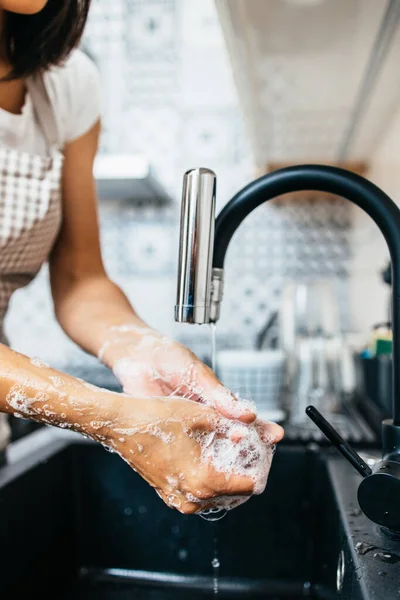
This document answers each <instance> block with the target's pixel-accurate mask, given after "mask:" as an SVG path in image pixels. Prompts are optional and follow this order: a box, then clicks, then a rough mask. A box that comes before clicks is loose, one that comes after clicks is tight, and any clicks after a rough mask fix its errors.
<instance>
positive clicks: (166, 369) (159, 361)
mask: <svg viewBox="0 0 400 600" xmlns="http://www.w3.org/2000/svg"><path fill="white" fill-rule="evenodd" d="M99 358H100V359H101V360H103V361H104V362H105V363H106V364H107V365H108V366H110V367H111V368H112V370H113V372H114V374H115V375H116V377H117V378H118V380H119V381H120V383H121V385H122V387H123V390H124V392H125V393H127V394H131V395H133V396H135V397H139V396H142V397H149V396H179V397H183V398H186V399H188V400H194V401H196V402H200V403H203V404H206V405H208V406H211V407H213V408H215V409H216V410H217V411H218V412H219V413H220V414H221V415H223V416H224V417H227V418H229V419H237V420H239V421H242V422H244V423H252V422H254V421H255V419H256V410H255V405H254V404H253V403H251V402H249V401H246V400H239V399H237V398H236V397H235V396H234V395H233V394H232V393H231V392H230V391H229V390H227V388H225V387H224V386H223V385H222V384H221V382H220V381H219V380H218V379H217V377H216V376H215V374H214V373H213V371H212V370H211V369H210V368H209V367H207V366H206V365H205V364H204V363H202V362H201V361H200V360H199V359H198V358H197V357H196V356H195V355H194V354H193V353H192V352H191V351H190V350H189V349H188V348H185V347H184V346H182V345H181V344H179V343H177V342H175V341H173V340H170V339H169V338H167V337H165V336H162V335H161V334H159V333H157V332H156V331H154V330H152V329H150V328H146V327H138V326H136V325H122V326H119V327H114V328H112V329H111V331H110V336H109V339H108V341H107V342H106V343H105V344H104V346H103V348H102V349H101V350H100V353H99ZM263 427H264V429H265V430H267V431H268V433H270V434H271V435H272V436H273V438H274V439H275V441H277V442H278V441H279V440H280V439H281V438H282V437H283V429H282V428H281V427H280V426H279V425H275V424H273V423H268V424H267V423H265V424H263Z"/></svg>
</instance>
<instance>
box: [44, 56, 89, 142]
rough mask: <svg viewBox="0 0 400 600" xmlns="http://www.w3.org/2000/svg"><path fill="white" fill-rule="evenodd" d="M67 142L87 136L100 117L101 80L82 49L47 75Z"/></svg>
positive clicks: (50, 95)
mask: <svg viewBox="0 0 400 600" xmlns="http://www.w3.org/2000/svg"><path fill="white" fill-rule="evenodd" d="M44 80H45V85H46V88H47V91H48V94H49V97H50V101H51V103H52V105H53V108H54V112H55V115H56V118H57V120H58V122H59V129H60V133H61V137H62V141H63V143H64V144H65V143H68V142H70V141H72V140H74V139H76V138H78V137H80V136H81V135H83V134H84V133H86V132H87V131H88V130H89V129H91V127H92V126H93V125H94V124H95V123H96V122H97V121H98V119H99V117H100V81H99V73H98V71H97V68H96V66H95V64H94V62H93V61H92V60H91V59H90V58H89V57H88V56H87V55H86V54H85V53H84V52H82V51H81V50H74V52H73V53H72V54H71V55H70V56H69V58H68V59H67V60H66V61H65V63H64V64H63V65H60V66H57V67H52V68H51V69H49V70H48V71H47V72H46V73H45V75H44Z"/></svg>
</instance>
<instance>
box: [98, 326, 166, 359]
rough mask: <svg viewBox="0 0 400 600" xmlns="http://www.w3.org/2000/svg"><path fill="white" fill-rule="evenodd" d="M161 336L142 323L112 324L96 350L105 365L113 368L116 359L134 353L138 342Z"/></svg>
mask: <svg viewBox="0 0 400 600" xmlns="http://www.w3.org/2000/svg"><path fill="white" fill-rule="evenodd" d="M162 337H163V336H162V335H161V334H160V333H158V332H157V331H155V330H154V329H151V328H150V327H147V326H146V325H145V324H144V323H143V324H140V325H137V324H126V325H118V326H114V327H111V328H110V329H109V331H108V334H107V337H106V339H105V341H104V343H103V345H102V346H101V348H100V350H99V352H98V358H99V360H101V361H102V362H103V363H104V364H105V365H106V366H107V367H109V368H110V369H114V366H115V364H116V363H117V362H118V361H120V360H121V359H125V358H128V357H129V356H130V355H133V354H135V353H136V351H137V349H138V346H139V344H141V343H143V341H144V340H145V339H147V340H152V341H154V340H155V339H162Z"/></svg>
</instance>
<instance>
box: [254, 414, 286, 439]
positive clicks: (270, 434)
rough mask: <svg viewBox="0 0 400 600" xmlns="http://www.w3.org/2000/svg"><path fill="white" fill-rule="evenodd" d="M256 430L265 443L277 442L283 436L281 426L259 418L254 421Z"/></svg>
mask: <svg viewBox="0 0 400 600" xmlns="http://www.w3.org/2000/svg"><path fill="white" fill-rule="evenodd" d="M256 428H257V431H258V433H259V435H260V437H261V439H262V441H263V442H264V443H265V444H277V443H278V442H280V441H281V439H282V438H283V436H284V433H285V432H284V430H283V427H281V426H280V425H277V424H276V423H269V422H267V421H262V420H261V419H259V420H257V422H256Z"/></svg>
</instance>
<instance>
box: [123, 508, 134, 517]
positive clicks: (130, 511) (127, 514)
mask: <svg viewBox="0 0 400 600" xmlns="http://www.w3.org/2000/svg"><path fill="white" fill-rule="evenodd" d="M124 514H125V515H126V516H127V517H130V516H131V514H132V509H131V507H130V506H127V507H126V508H125V509H124Z"/></svg>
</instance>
